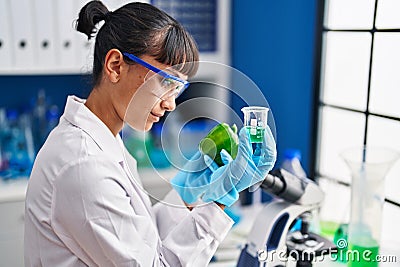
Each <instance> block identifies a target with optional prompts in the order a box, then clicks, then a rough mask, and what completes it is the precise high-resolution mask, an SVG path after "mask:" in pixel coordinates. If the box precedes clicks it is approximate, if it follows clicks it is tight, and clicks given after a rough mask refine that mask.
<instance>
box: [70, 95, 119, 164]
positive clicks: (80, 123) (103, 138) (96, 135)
mask: <svg viewBox="0 0 400 267" xmlns="http://www.w3.org/2000/svg"><path fill="white" fill-rule="evenodd" d="M85 102H86V100H84V99H81V98H79V97H76V96H68V98H67V104H66V105H65V110H64V115H63V116H64V117H65V119H66V120H67V121H69V122H70V123H71V124H73V125H75V126H76V127H78V128H80V129H82V130H83V131H84V132H86V133H87V134H88V135H89V136H90V137H91V138H92V139H93V140H94V141H95V142H96V144H97V145H98V146H99V148H100V149H101V150H102V151H104V152H105V154H106V155H107V156H110V157H112V158H113V159H114V160H117V161H118V162H122V161H123V160H124V154H123V150H122V147H121V146H120V143H119V142H118V139H120V138H121V137H120V136H119V135H117V136H114V135H113V134H112V132H111V131H110V129H109V128H108V127H107V126H106V125H105V124H104V123H103V122H102V121H101V120H100V119H99V118H98V117H97V116H96V115H95V114H94V113H93V112H92V111H90V110H89V109H88V108H87V107H86V106H85V105H84V103H85Z"/></svg>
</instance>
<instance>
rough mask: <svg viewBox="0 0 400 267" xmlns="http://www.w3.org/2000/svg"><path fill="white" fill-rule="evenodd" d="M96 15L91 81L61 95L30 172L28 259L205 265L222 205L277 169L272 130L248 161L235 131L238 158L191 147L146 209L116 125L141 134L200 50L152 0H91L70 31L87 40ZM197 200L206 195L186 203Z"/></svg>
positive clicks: (220, 226)
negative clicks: (113, 2)
mask: <svg viewBox="0 0 400 267" xmlns="http://www.w3.org/2000/svg"><path fill="white" fill-rule="evenodd" d="M102 21H104V24H103V25H102V26H101V27H100V29H99V30H98V32H97V36H96V43H95V50H94V62H93V80H94V86H93V89H92V91H91V93H90V95H89V97H88V98H87V100H86V101H85V100H83V99H79V98H78V97H75V96H69V97H68V99H67V103H66V107H65V111H64V114H63V116H62V117H61V119H60V123H59V125H58V126H57V127H56V128H55V129H54V130H53V131H52V132H51V134H50V135H49V137H48V139H47V141H46V142H45V144H44V145H43V147H42V149H41V150H40V152H39V153H38V156H37V158H36V161H35V164H34V168H33V170H32V173H31V177H30V181H29V186H28V191H27V196H26V207H25V214H26V215H25V265H26V266H51V267H55V266H57V267H62V266H205V265H207V264H208V262H209V261H210V259H211V257H212V255H213V253H214V252H215V250H216V248H217V246H218V245H219V243H220V242H221V240H222V239H223V238H224V237H225V236H226V234H227V232H228V231H229V229H230V227H231V226H232V221H231V219H230V218H229V217H228V216H227V215H226V214H225V213H224V211H223V208H224V207H225V206H227V205H228V206H229V205H231V204H233V202H234V201H236V200H237V199H238V192H240V191H242V190H244V189H246V188H248V187H249V186H251V185H252V184H254V183H257V182H258V181H261V180H262V178H263V177H264V175H265V174H266V173H267V172H268V171H269V170H270V169H271V168H272V167H273V164H274V162H275V158H276V151H275V142H274V139H273V137H272V135H271V132H270V131H269V129H268V130H267V131H266V134H265V138H264V139H265V140H266V141H265V142H264V143H263V146H262V148H261V150H262V151H261V156H259V157H257V158H254V157H253V156H252V151H251V146H250V142H249V140H248V136H247V134H246V132H245V131H243V130H242V131H241V132H240V148H239V152H238V156H237V158H236V159H235V160H232V158H230V156H229V154H227V153H226V152H223V155H222V156H223V158H224V162H225V163H226V164H225V165H224V166H223V167H220V168H216V167H215V163H214V162H211V165H210V166H209V167H208V166H207V165H206V164H205V162H206V161H209V160H210V159H209V158H206V159H204V158H203V157H202V156H201V155H200V153H197V154H196V155H195V156H194V157H193V158H192V159H191V160H190V161H189V162H188V163H187V164H186V166H187V168H186V169H184V170H181V171H179V172H178V174H177V176H176V177H174V178H173V179H172V184H173V187H174V188H175V190H172V191H171V192H170V193H168V195H167V196H166V198H165V201H163V202H160V203H158V204H156V205H155V206H154V207H152V206H151V203H150V200H149V197H148V195H146V194H145V192H144V190H143V189H142V187H141V184H140V180H139V177H138V174H137V171H136V162H135V160H134V159H133V158H132V157H131V156H130V155H129V153H127V152H126V149H125V148H124V145H123V143H122V141H121V138H120V136H119V132H120V131H121V129H122V127H123V124H124V123H127V124H128V125H129V126H131V127H132V128H135V129H136V130H141V131H148V130H149V129H150V128H151V127H152V125H153V123H156V122H158V121H159V119H160V117H161V116H163V115H164V113H165V112H166V111H172V110H174V109H175V98H176V97H177V96H178V95H179V94H180V93H181V92H182V90H184V89H185V88H186V87H187V85H188V82H187V81H186V79H187V78H188V76H191V75H193V74H194V73H195V72H196V70H197V64H194V63H195V62H196V61H198V51H197V48H196V45H195V43H194V41H193V39H192V37H190V35H189V34H188V33H187V32H186V31H185V30H184V28H183V27H182V26H181V25H180V24H179V23H178V22H177V21H176V20H174V19H173V18H171V17H170V16H168V15H167V14H166V13H164V12H162V11H160V10H158V9H157V8H155V7H153V6H151V5H149V4H143V3H130V4H127V5H125V6H123V7H121V8H119V9H117V10H115V11H114V12H109V11H108V10H107V8H106V7H105V6H104V5H103V4H102V3H101V2H100V1H91V2H89V3H88V4H86V5H85V6H84V7H83V8H82V9H81V11H80V13H79V18H78V21H77V25H76V28H77V30H78V31H80V32H82V33H84V34H86V35H87V36H88V38H89V39H90V38H91V37H92V36H93V34H94V33H95V31H96V30H95V29H96V28H95V26H96V25H97V24H98V23H99V22H102ZM175 65H178V67H175V68H170V67H171V66H175ZM146 84H150V85H151V86H145V85H146ZM256 162H257V164H256ZM211 166H212V167H211ZM197 200H200V201H203V203H205V204H204V205H198V206H195V207H193V206H191V207H187V206H185V205H188V204H186V203H193V202H195V201H197ZM163 203H168V205H167V204H163Z"/></svg>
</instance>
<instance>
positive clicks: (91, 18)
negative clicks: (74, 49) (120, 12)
mask: <svg viewBox="0 0 400 267" xmlns="http://www.w3.org/2000/svg"><path fill="white" fill-rule="evenodd" d="M108 13H109V11H108V9H107V7H106V6H105V5H104V4H103V3H102V2H101V1H90V2H89V3H87V4H86V5H85V6H84V7H82V9H81V11H80V12H79V17H78V20H77V21H76V25H75V27H76V30H77V31H78V32H81V33H84V34H86V35H87V37H88V40H90V38H92V37H93V36H94V34H95V33H96V24H97V23H99V22H100V21H102V20H106V19H107V17H108Z"/></svg>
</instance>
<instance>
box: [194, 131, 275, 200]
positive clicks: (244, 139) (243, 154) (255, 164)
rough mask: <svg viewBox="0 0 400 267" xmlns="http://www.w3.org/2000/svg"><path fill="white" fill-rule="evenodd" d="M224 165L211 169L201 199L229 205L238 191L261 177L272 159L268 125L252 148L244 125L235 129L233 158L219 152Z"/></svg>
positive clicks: (273, 160)
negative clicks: (237, 137) (236, 150)
mask: <svg viewBox="0 0 400 267" xmlns="http://www.w3.org/2000/svg"><path fill="white" fill-rule="evenodd" d="M221 158H222V161H223V162H224V163H225V164H226V165H224V166H222V167H220V168H217V169H215V165H212V166H210V168H211V169H213V173H212V175H211V180H210V187H209V190H207V191H206V192H205V193H204V195H203V196H202V199H203V201H206V202H209V201H216V202H218V203H221V204H224V205H226V206H228V207H229V206H231V205H232V204H233V203H234V202H235V201H236V200H238V198H239V192H241V191H243V190H244V189H246V188H249V187H250V186H252V185H254V184H256V183H258V182H261V181H263V180H264V178H265V176H266V175H267V174H268V172H269V171H270V170H271V169H272V168H273V167H274V164H275V161H276V144H275V140H274V137H273V135H272V133H271V130H270V128H269V127H268V126H267V128H266V129H265V132H264V139H263V142H262V143H261V146H258V147H257V149H256V150H255V151H254V155H253V149H252V145H251V142H250V137H249V134H248V133H247V131H246V129H245V128H242V129H241V130H240V132H239V149H238V154H237V156H236V159H234V160H232V158H231V156H230V155H229V154H228V153H227V152H226V151H224V150H223V151H222V152H221Z"/></svg>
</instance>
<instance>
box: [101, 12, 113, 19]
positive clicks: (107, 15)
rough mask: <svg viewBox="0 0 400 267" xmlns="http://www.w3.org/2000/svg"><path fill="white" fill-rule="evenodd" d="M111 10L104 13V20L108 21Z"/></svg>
mask: <svg viewBox="0 0 400 267" xmlns="http://www.w3.org/2000/svg"><path fill="white" fill-rule="evenodd" d="M112 13H113V12H112V11H108V12H107V13H106V14H104V18H103V19H104V21H105V22H108V21H110V19H111V15H112Z"/></svg>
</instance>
